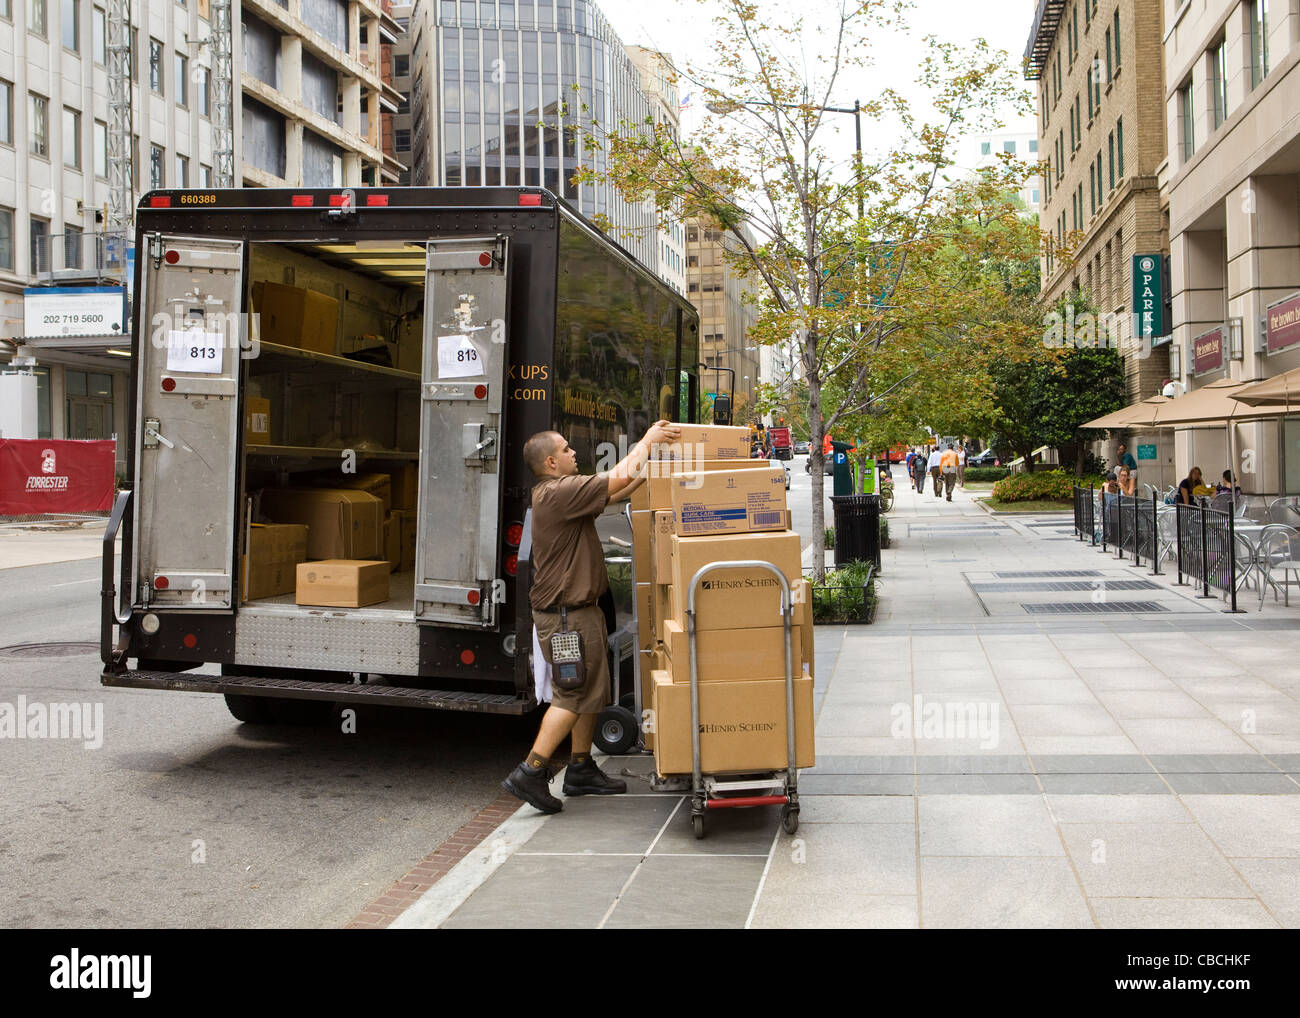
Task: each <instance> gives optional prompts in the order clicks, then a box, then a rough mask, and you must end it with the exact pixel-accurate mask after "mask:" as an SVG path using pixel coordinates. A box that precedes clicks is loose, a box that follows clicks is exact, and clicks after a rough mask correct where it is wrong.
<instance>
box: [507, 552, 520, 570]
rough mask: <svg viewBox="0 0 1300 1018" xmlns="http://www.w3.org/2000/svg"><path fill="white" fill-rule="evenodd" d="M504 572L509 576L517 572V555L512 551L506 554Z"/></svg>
mask: <svg viewBox="0 0 1300 1018" xmlns="http://www.w3.org/2000/svg"><path fill="white" fill-rule="evenodd" d="M506 572H507V573H509V574H510V575H511V576H514V575H515V574H516V573H518V572H519V556H518V555H516V554H515V553H514V552H511V553H510V554H509V555H507V556H506Z"/></svg>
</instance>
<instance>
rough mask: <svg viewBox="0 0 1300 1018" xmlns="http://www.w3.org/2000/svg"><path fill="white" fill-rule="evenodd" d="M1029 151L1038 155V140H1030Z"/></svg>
mask: <svg viewBox="0 0 1300 1018" xmlns="http://www.w3.org/2000/svg"><path fill="white" fill-rule="evenodd" d="M1029 151H1030V152H1031V153H1037V152H1038V139H1037V138H1030V139H1029Z"/></svg>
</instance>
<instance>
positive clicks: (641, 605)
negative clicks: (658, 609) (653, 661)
mask: <svg viewBox="0 0 1300 1018" xmlns="http://www.w3.org/2000/svg"><path fill="white" fill-rule="evenodd" d="M654 615H655V602H654V590H653V588H652V585H651V584H649V583H638V584H637V585H636V645H637V647H638V648H639V649H641V650H650V649H651V648H652V647H654V645H655V635H654Z"/></svg>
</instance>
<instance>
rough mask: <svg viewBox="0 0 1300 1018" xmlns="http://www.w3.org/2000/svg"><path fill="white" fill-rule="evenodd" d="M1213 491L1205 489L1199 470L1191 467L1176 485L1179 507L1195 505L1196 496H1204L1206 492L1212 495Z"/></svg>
mask: <svg viewBox="0 0 1300 1018" xmlns="http://www.w3.org/2000/svg"><path fill="white" fill-rule="evenodd" d="M1213 490H1214V489H1212V488H1208V489H1207V488H1206V486H1205V481H1204V480H1203V478H1202V476H1201V468H1200V467H1192V469H1191V470H1189V471H1188V472H1187V476H1186V477H1184V478H1183V479H1182V481H1181V482H1180V483H1179V485H1178V501H1179V503H1180V504H1181V505H1195V504H1196V496H1197V495H1204V494H1206V492H1207V491H1208V492H1210V493H1213Z"/></svg>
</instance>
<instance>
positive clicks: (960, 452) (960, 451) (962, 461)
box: [957, 442, 966, 488]
mask: <svg viewBox="0 0 1300 1018" xmlns="http://www.w3.org/2000/svg"><path fill="white" fill-rule="evenodd" d="M957 486H958V487H959V488H965V487H966V443H965V442H963V443H962V444H961V445H959V446H957Z"/></svg>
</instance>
